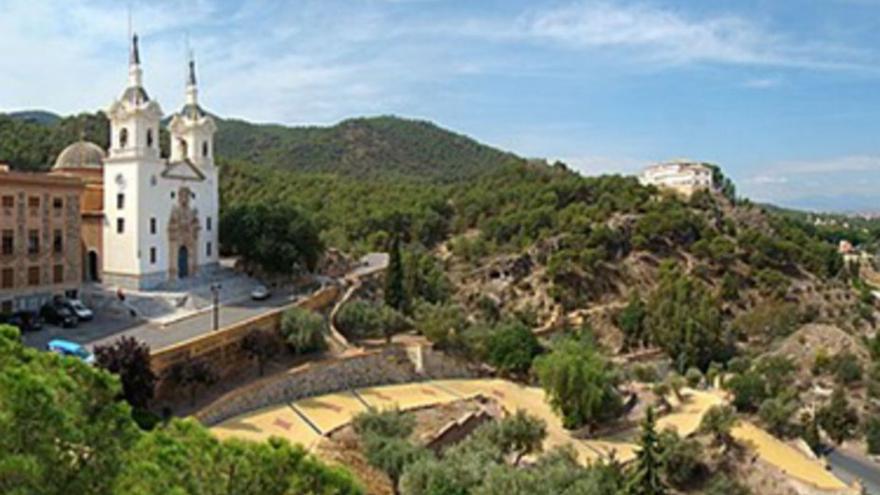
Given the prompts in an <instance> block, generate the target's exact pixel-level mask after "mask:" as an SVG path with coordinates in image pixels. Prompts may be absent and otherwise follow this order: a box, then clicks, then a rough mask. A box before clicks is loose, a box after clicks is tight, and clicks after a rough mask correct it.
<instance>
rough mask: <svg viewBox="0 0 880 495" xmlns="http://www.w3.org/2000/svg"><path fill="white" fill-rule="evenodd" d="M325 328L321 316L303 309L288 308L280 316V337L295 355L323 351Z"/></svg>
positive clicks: (324, 347) (325, 344)
mask: <svg viewBox="0 0 880 495" xmlns="http://www.w3.org/2000/svg"><path fill="white" fill-rule="evenodd" d="M325 328H326V323H325V322H324V318H322V317H321V315H319V314H317V313H315V312H313V311H309V310H307V309H304V308H290V309H288V310H287V311H285V312H284V314H283V315H282V316H281V335H282V336H283V337H284V340H285V342H287V345H288V347H290V349H291V350H292V351H293V352H294V353H295V354H309V353H312V352H319V351H323V350H325V349H326V348H327V340H326V339H325Z"/></svg>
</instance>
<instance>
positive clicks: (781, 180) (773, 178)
mask: <svg viewBox="0 0 880 495" xmlns="http://www.w3.org/2000/svg"><path fill="white" fill-rule="evenodd" d="M746 182H747V183H750V184H759V185H767V184H787V183H788V177H785V176H781V175H756V176H754V177H750V178H748V179H746Z"/></svg>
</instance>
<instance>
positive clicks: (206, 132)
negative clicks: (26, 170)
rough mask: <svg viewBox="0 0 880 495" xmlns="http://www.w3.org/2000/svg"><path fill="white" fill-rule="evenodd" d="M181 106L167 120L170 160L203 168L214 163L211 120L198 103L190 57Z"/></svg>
mask: <svg viewBox="0 0 880 495" xmlns="http://www.w3.org/2000/svg"><path fill="white" fill-rule="evenodd" d="M184 101H185V103H184V105H183V108H182V109H181V110H180V112H178V113H176V114H175V115H174V117H172V119H171V123H170V124H169V126H168V129H169V130H170V131H171V161H172V162H177V161H184V160H188V161H189V162H190V163H192V164H193V165H196V166H198V167H200V168H203V169H207V168H212V167H213V166H214V133H215V132H216V131H217V125H216V124H215V123H214V119H213V118H212V117H211V116H210V115H208V113H207V112H206V111H205V110H204V109H203V108H202V107H201V106H200V105H199V88H198V84H197V81H196V62H195V59H194V58H193V57H192V56H190V59H189V62H188V64H187V74H186V97H185V100H184Z"/></svg>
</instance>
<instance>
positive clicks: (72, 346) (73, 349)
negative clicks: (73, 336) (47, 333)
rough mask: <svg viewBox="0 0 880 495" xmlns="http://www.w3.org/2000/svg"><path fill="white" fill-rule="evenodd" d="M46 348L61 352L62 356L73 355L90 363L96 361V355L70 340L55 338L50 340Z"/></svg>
mask: <svg viewBox="0 0 880 495" xmlns="http://www.w3.org/2000/svg"><path fill="white" fill-rule="evenodd" d="M46 348H47V349H48V350H50V351H52V352H55V353H58V354H61V355H62V356H73V357H75V358H79V359H82V360H83V361H84V362H86V363H88V364H92V363H94V362H95V355H94V354H92V353H91V352H89V351H88V350H87V349H86V348H85V347H83V346H81V345H79V344H77V343H76V342H70V341H69V340H62V339H53V340H50V341H49V344H48V345H47V346H46Z"/></svg>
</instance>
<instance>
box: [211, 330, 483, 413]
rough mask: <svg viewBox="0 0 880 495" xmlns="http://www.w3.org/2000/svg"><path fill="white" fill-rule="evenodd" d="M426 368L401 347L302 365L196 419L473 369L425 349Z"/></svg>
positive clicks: (238, 392)
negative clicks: (419, 366)
mask: <svg viewBox="0 0 880 495" xmlns="http://www.w3.org/2000/svg"><path fill="white" fill-rule="evenodd" d="M425 356H430V357H429V358H428V361H429V362H430V364H429V365H428V366H426V369H425V372H423V373H419V372H418V371H417V370H416V366H415V364H414V363H413V362H412V360H411V357H410V356H409V355H408V353H407V350H406V348H404V347H401V346H391V347H386V348H383V349H381V350H377V351H373V352H368V353H365V354H360V355H356V356H351V357H346V358H338V359H330V360H327V361H322V362H314V363H309V364H306V365H304V366H302V367H299V368H296V369H293V370H291V371H289V372H287V373H286V374H284V375H282V376H274V377H269V378H266V379H264V380H262V381H259V382H256V383H253V384H251V385H249V386H246V387H243V388H240V389H238V390H234V391H232V392H230V393H228V394H226V395H225V396H223V397H221V398H219V399H217V400H216V401H214V402H213V403H212V404H210V405H209V406H207V407H205V408H203V409H202V410H200V411H199V412H198V413H196V414H195V417H196V418H197V419H198V420H199V421H201V422H202V423H204V424H205V425H208V426H211V425H215V424H217V423H219V422H221V421H224V420H226V419H229V418H232V417H235V416H238V415H240V414H244V413H247V412H251V411H255V410H257V409H260V408H263V407H268V406H272V405H277V404H283V403H285V402H293V401H297V400H300V399H304V398H307V397H313V396H318V395H325V394H331V393H334V392H340V391H343V390H352V389H357V388H364V387H373V386H378V385H391V384H399V383H410V382H417V381H422V380H427V379H443V378H473V377H475V376H477V373H476V371H475V370H474V369H473V368H471V367H469V366H464V365H462V364H461V363H459V362H458V361H456V360H450V359H451V358H447V357H446V356H444V355H443V354H441V353H438V352H435V351H426V353H425Z"/></svg>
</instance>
